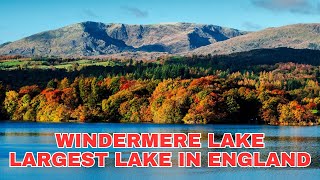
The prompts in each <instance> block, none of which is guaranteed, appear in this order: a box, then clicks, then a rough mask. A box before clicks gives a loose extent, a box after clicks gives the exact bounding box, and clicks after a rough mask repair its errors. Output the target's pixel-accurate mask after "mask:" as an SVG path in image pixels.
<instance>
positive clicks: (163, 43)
mask: <svg viewBox="0 0 320 180" xmlns="http://www.w3.org/2000/svg"><path fill="white" fill-rule="evenodd" d="M246 33H247V32H245V31H240V30H236V29H232V28H226V27H221V26H216V25H206V24H195V23H174V24H153V25H128V24H121V23H110V24H105V23H100V22H92V21H86V22H82V23H76V24H72V25H68V26H65V27H62V28H59V29H55V30H49V31H44V32H40V33H37V34H34V35H31V36H28V37H25V38H23V39H20V40H18V41H14V42H11V43H9V44H5V45H3V46H2V47H1V48H0V54H1V55H12V54H19V55H26V56H35V55H40V56H43V55H56V56H68V55H69V56H70V55H71V56H92V55H106V54H115V53H121V52H134V51H144V52H167V53H181V52H186V51H190V50H192V49H195V48H198V47H202V46H205V45H209V44H212V43H215V42H219V41H224V40H226V39H230V38H233V37H235V36H240V35H243V34H246Z"/></svg>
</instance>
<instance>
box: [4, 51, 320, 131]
mask: <svg viewBox="0 0 320 180" xmlns="http://www.w3.org/2000/svg"><path fill="white" fill-rule="evenodd" d="M195 58H198V59H200V60H199V61H197V63H194V61H192V59H195ZM205 59H206V60H207V61H208V62H207V63H206V64H204V63H203V62H202V61H203V60H205ZM211 59H214V58H212V57H210V56H207V57H190V59H185V58H184V59H177V58H169V59H159V61H157V62H152V63H145V62H137V61H132V60H130V61H126V62H122V65H117V66H107V67H102V66H90V67H83V68H79V67H76V68H75V69H74V70H58V69H47V70H43V69H20V70H12V71H6V70H2V71H1V72H0V74H1V81H2V83H1V85H0V101H1V102H2V103H1V107H0V108H1V118H2V119H12V120H28V121H52V122H61V121H78V122H93V121H99V122H152V123H185V124H207V123H266V124H272V125H315V124H319V123H320V111H319V110H320V86H319V81H320V79H319V78H320V67H319V64H318V65H317V61H315V63H311V62H310V63H309V64H313V65H307V64H298V63H292V62H285V63H276V64H265V63H261V64H254V65H252V64H250V65H247V67H246V68H241V71H238V70H237V69H230V68H225V67H223V66H226V65H227V64H229V65H232V64H231V63H228V61H226V62H225V64H223V63H220V62H219V64H220V65H219V66H218V65H217V66H213V65H212V64H211V65H210V63H212V62H214V60H211ZM186 60H188V62H189V64H188V63H186ZM210 60H211V61H210ZM179 62H180V63H179ZM199 62H200V63H199ZM293 62H294V60H293ZM192 63H194V64H192ZM201 63H202V64H201ZM318 63H320V62H318ZM208 64H209V65H208ZM242 65H243V64H241V66H242ZM239 66H240V65H239Z"/></svg>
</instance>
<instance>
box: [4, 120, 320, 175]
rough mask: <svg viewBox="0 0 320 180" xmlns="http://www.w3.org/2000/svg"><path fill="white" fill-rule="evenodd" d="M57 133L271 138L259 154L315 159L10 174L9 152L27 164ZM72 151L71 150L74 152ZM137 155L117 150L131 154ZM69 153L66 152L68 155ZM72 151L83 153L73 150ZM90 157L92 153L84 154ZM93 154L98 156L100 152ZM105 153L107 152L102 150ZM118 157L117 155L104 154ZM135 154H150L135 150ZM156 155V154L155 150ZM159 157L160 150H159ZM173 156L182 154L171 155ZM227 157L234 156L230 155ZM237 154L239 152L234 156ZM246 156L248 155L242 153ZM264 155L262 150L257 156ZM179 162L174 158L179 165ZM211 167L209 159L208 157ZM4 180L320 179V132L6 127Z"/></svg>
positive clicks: (296, 129)
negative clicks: (269, 164) (289, 164)
mask: <svg viewBox="0 0 320 180" xmlns="http://www.w3.org/2000/svg"><path fill="white" fill-rule="evenodd" d="M57 132H88V133H93V132H95V133H101V132H107V133H115V132H139V133H144V132H169V133H177V132H183V133H190V132H197V133H203V136H204V137H205V136H206V134H207V133H215V134H220V135H221V134H223V133H226V132H228V133H245V132H247V133H265V135H266V138H265V144H266V148H265V149H259V151H260V152H261V153H262V156H266V155H267V154H268V153H269V152H270V151H276V152H281V151H286V152H289V151H306V152H308V153H310V154H311V156H312V163H311V165H310V166H309V167H307V168H208V167H202V168H178V167H172V168H115V167H113V162H111V160H107V167H104V168H98V167H92V168H9V167H8V166H9V163H8V162H9V161H8V156H9V152H11V151H13V152H17V156H18V159H21V158H22V156H23V155H24V153H25V152H27V151H32V152H39V151H44V152H55V151H61V149H57V148H56V144H55V139H54V136H53V133H57ZM202 144H203V148H202V149H200V150H199V149H198V150H197V151H201V152H202V155H203V156H205V155H206V154H207V152H208V149H207V148H206V140H205V138H204V140H203V142H202ZM68 150H69V151H71V149H68ZM132 150H133V149H117V151H122V152H127V153H129V152H130V151H132ZM62 151H65V152H67V151H66V150H62ZM72 151H81V150H77V149H72ZM83 151H88V149H86V150H83ZM93 151H97V149H94V150H93ZM101 151H102V150H101ZM104 151H109V152H111V154H112V152H114V149H107V150H106V149H104ZM134 151H146V150H143V149H134ZM149 151H150V150H149ZM157 151H158V150H157ZM169 151H171V152H173V155H174V154H175V153H177V152H178V151H180V150H179V149H170V150H169ZM225 151H230V150H228V149H225ZM233 151H234V150H233ZM238 151H244V149H242V150H241V149H238ZM256 151H258V150H256ZM175 159H176V157H173V160H175ZM203 161H204V162H203V163H202V164H203V165H204V166H205V165H206V162H207V161H206V157H203ZM0 179H5V180H6V179H31V180H34V179H46V180H51V179H52V180H57V179H68V180H69V179H77V180H81V179H85V180H87V179H138V180H144V179H152V180H155V179H165V180H169V179H190V180H191V179H192V180H194V179H199V180H200V179H304V180H307V179H320V127H318V126H313V127H286V126H268V125H171V124H170V125H159V124H104V123H89V124H81V123H55V124H54V123H32V122H10V121H5V122H0Z"/></svg>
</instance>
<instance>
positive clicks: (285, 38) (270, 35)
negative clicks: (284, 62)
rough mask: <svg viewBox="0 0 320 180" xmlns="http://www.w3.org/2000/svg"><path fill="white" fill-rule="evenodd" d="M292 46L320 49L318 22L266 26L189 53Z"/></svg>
mask: <svg viewBox="0 0 320 180" xmlns="http://www.w3.org/2000/svg"><path fill="white" fill-rule="evenodd" d="M279 47H286V48H294V49H313V50H320V24H295V25H288V26H283V27H278V28H268V29H265V30H262V31H258V32H252V33H249V34H246V35H243V36H238V37H235V38H232V39H229V40H226V41H223V42H218V43H215V44H211V45H208V46H204V47H200V48H198V49H196V50H194V51H191V52H190V54H230V53H234V52H243V51H250V50H254V49H271V48H279Z"/></svg>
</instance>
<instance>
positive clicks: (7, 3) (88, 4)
mask: <svg viewBox="0 0 320 180" xmlns="http://www.w3.org/2000/svg"><path fill="white" fill-rule="evenodd" d="M319 18H320V1H319V0H1V1H0V20H1V21H0V22H1V23H0V43H4V42H7V41H14V40H17V39H20V38H22V37H26V36H29V35H32V34H34V33H38V32H42V31H46V30H50V29H56V28H59V27H62V26H66V25H69V24H73V23H78V22H83V21H97V22H104V23H111V22H114V23H127V24H155V23H171V22H194V23H207V24H215V25H221V26H226V27H233V28H237V29H241V30H250V31H254V30H259V29H263V28H266V27H276V26H282V25H286V24H294V23H311V22H319Z"/></svg>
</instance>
